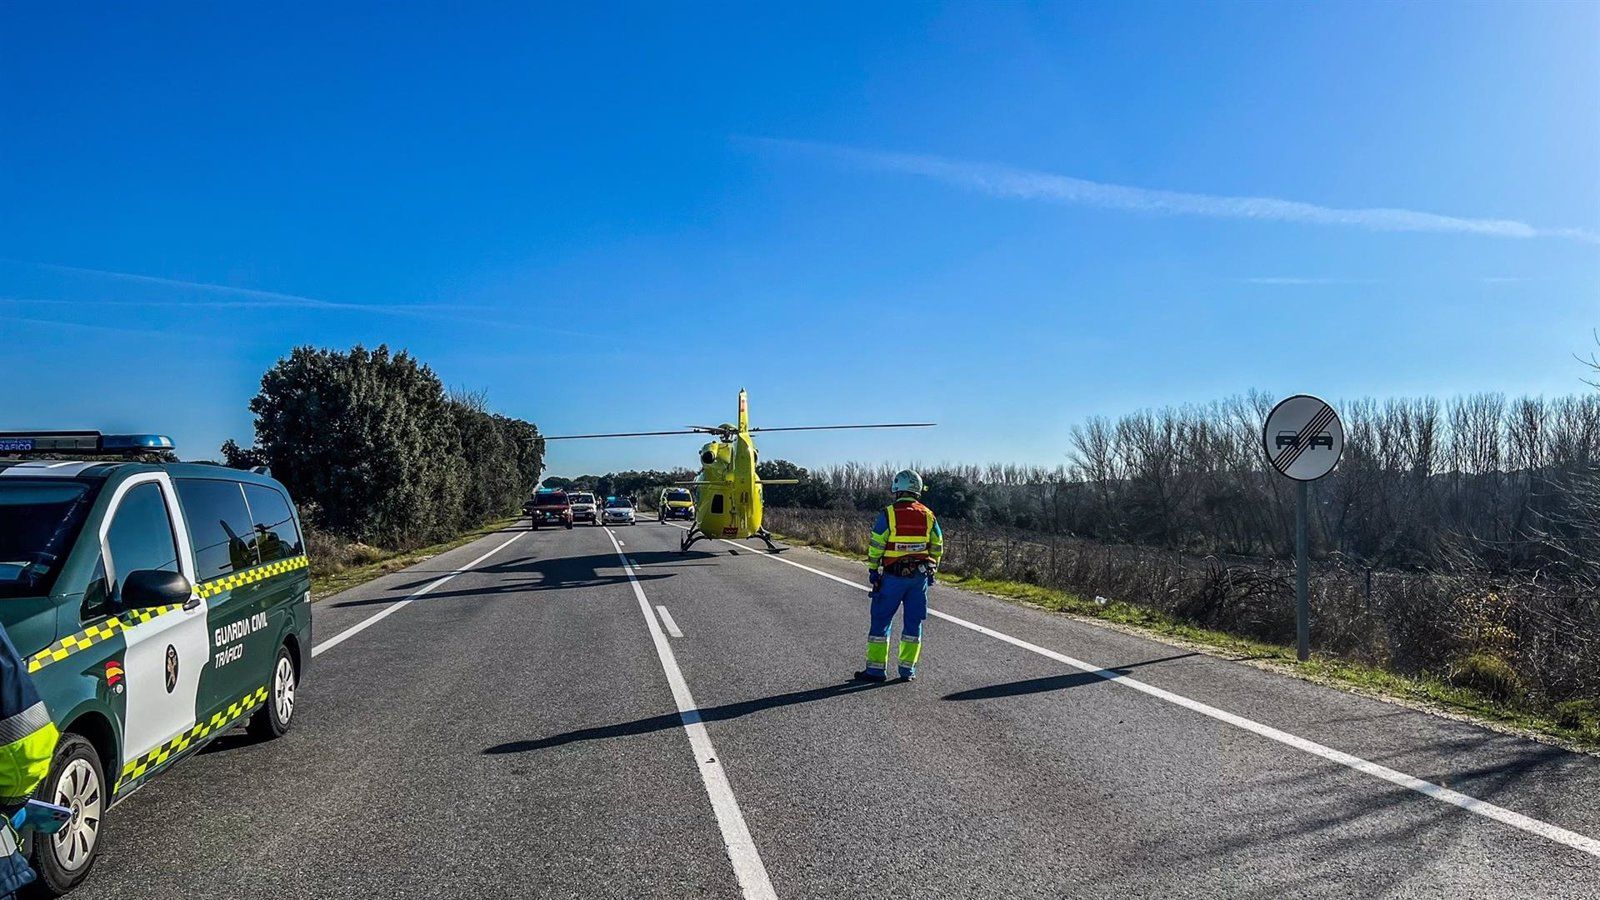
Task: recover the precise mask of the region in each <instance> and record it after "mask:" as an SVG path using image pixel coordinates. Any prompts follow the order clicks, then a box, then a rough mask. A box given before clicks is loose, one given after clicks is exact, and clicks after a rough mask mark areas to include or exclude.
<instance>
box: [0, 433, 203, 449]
mask: <svg viewBox="0 0 1600 900" xmlns="http://www.w3.org/2000/svg"><path fill="white" fill-rule="evenodd" d="M172 449H175V445H174V444H173V443H172V438H169V437H167V436H166V435H164V434H101V433H100V432H98V431H0V453H12V454H22V453H56V454H71V453H159V452H161V451H163V450H172Z"/></svg>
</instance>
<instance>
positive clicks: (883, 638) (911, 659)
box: [867, 574, 928, 676]
mask: <svg viewBox="0 0 1600 900" xmlns="http://www.w3.org/2000/svg"><path fill="white" fill-rule="evenodd" d="M902 606H903V607H905V614H904V615H903V616H902V617H901V620H900V652H899V654H898V659H897V660H896V661H897V662H898V663H899V664H900V674H901V675H902V676H911V675H915V674H916V673H917V660H918V659H920V658H921V656H922V620H923V619H926V618H927V617H928V579H927V578H925V577H923V576H917V577H914V578H901V577H899V576H897V575H888V574H885V575H884V576H883V581H882V582H881V583H880V584H879V586H878V593H877V595H876V596H874V597H873V598H872V626H871V628H870V629H869V630H868V631H867V670H868V671H873V672H883V671H885V670H886V669H888V667H889V632H891V631H893V630H894V614H895V611H896V610H898V609H900V608H901V607H902Z"/></svg>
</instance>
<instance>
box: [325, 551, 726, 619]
mask: <svg viewBox="0 0 1600 900" xmlns="http://www.w3.org/2000/svg"><path fill="white" fill-rule="evenodd" d="M711 557H712V554H710V553H700V552H698V551H696V552H690V553H688V554H683V553H678V552H677V551H675V550H674V551H668V550H646V551H639V552H634V553H629V554H628V558H629V559H632V560H633V562H634V566H635V568H637V569H643V568H645V567H646V566H654V565H664V564H668V563H670V564H671V565H668V566H667V568H673V567H676V566H683V565H696V563H694V562H693V560H696V559H710V558H711ZM701 565H703V564H701ZM602 570H607V571H602ZM468 572H469V573H470V574H473V575H499V576H502V577H500V578H498V579H496V580H495V582H494V583H493V584H487V585H484V586H481V587H471V588H455V589H453V590H440V591H434V592H433V593H430V594H428V595H427V596H426V597H424V598H422V599H424V600H442V599H446V598H449V597H488V596H495V595H504V594H522V593H532V592H535V591H554V590H566V589H573V588H586V587H598V586H603V585H609V584H626V583H627V582H628V576H627V573H625V572H623V571H622V566H621V564H620V563H619V562H618V561H617V555H616V554H615V553H595V554H591V555H588V556H553V557H549V558H547V559H520V560H513V561H509V562H503V563H496V564H494V565H489V566H483V567H482V568H477V569H470V570H468ZM635 577H637V578H638V579H639V580H640V581H657V580H660V579H663V578H675V577H677V576H676V575H674V574H672V573H671V572H660V573H654V572H643V571H640V572H639V573H638V574H637V575H636V576H635ZM435 580H437V576H435V577H434V578H429V579H426V580H424V581H422V582H420V584H421V585H426V584H428V583H429V582H432V581H435ZM399 590H403V588H401V589H396V590H395V591H393V592H390V593H386V594H384V595H383V596H380V597H367V598H364V599H360V600H343V601H339V602H336V603H332V604H329V605H330V606H333V607H339V608H342V607H346V606H378V605H383V604H387V603H394V602H396V601H399V600H404V599H405V595H398V596H397V594H398V591H399Z"/></svg>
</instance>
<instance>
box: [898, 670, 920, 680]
mask: <svg viewBox="0 0 1600 900" xmlns="http://www.w3.org/2000/svg"><path fill="white" fill-rule="evenodd" d="M900 680H901V681H916V680H917V670H916V669H901V670H900Z"/></svg>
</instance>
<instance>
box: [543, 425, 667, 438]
mask: <svg viewBox="0 0 1600 900" xmlns="http://www.w3.org/2000/svg"><path fill="white" fill-rule="evenodd" d="M695 433H696V431H695V429H693V428H690V429H686V430H679V431H622V432H617V433H615V434H558V435H540V436H539V437H540V439H541V440H546V441H577V440H583V439H585V438H618V437H656V436H657V435H665V434H695Z"/></svg>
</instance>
